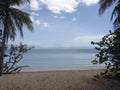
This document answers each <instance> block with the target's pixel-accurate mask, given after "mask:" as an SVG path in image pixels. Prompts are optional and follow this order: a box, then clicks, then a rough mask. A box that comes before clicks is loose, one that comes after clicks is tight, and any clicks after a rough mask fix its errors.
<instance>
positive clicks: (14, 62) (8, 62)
mask: <svg viewBox="0 0 120 90" xmlns="http://www.w3.org/2000/svg"><path fill="white" fill-rule="evenodd" d="M32 48H33V47H30V48H28V46H27V45H26V44H22V43H20V45H19V46H18V45H16V46H15V45H12V44H11V46H10V48H8V49H6V53H7V54H5V55H4V56H5V57H6V58H5V62H4V65H3V72H2V73H4V74H10V73H19V72H20V71H21V70H22V68H23V67H28V66H19V62H20V61H21V60H22V59H23V55H24V54H25V53H26V52H27V51H29V50H30V49H32Z"/></svg>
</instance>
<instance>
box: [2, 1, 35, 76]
mask: <svg viewBox="0 0 120 90" xmlns="http://www.w3.org/2000/svg"><path fill="white" fill-rule="evenodd" d="M27 3H29V0H0V24H3V27H4V29H3V35H2V43H1V53H0V75H2V70H3V59H4V51H5V43H7V41H8V39H11V40H14V39H15V36H16V31H17V30H19V31H20V35H21V37H23V30H22V28H23V26H26V27H27V28H28V29H29V30H30V31H33V26H32V21H31V19H30V17H29V14H27V13H26V12H23V11H21V10H19V9H18V8H15V7H14V6H20V5H24V4H27Z"/></svg>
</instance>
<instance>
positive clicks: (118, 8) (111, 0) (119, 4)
mask: <svg viewBox="0 0 120 90" xmlns="http://www.w3.org/2000/svg"><path fill="white" fill-rule="evenodd" d="M99 5H100V8H99V14H100V15H102V14H103V13H104V12H105V10H106V9H107V8H108V7H110V6H112V5H114V6H115V7H114V9H113V12H112V15H111V20H112V19H113V17H114V16H115V17H116V19H115V20H114V22H113V24H114V25H115V27H119V24H120V0H100V2H99Z"/></svg>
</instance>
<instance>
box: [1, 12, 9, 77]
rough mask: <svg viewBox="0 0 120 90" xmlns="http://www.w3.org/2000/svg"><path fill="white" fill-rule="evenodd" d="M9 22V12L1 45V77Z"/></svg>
mask: <svg viewBox="0 0 120 90" xmlns="http://www.w3.org/2000/svg"><path fill="white" fill-rule="evenodd" d="M7 21H8V12H7V13H6V16H5V21H4V31H3V38H2V44H1V53H0V76H2V71H3V61H4V52H5V42H6V40H7Z"/></svg>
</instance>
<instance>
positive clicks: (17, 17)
mask: <svg viewBox="0 0 120 90" xmlns="http://www.w3.org/2000/svg"><path fill="white" fill-rule="evenodd" d="M10 14H11V16H12V18H13V19H14V24H15V26H16V27H17V29H18V30H19V31H20V35H21V37H23V31H22V27H23V26H26V27H27V28H28V29H29V30H30V31H33V25H32V21H31V19H30V17H29V14H27V13H25V12H23V11H21V10H18V9H16V8H11V9H10Z"/></svg>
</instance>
